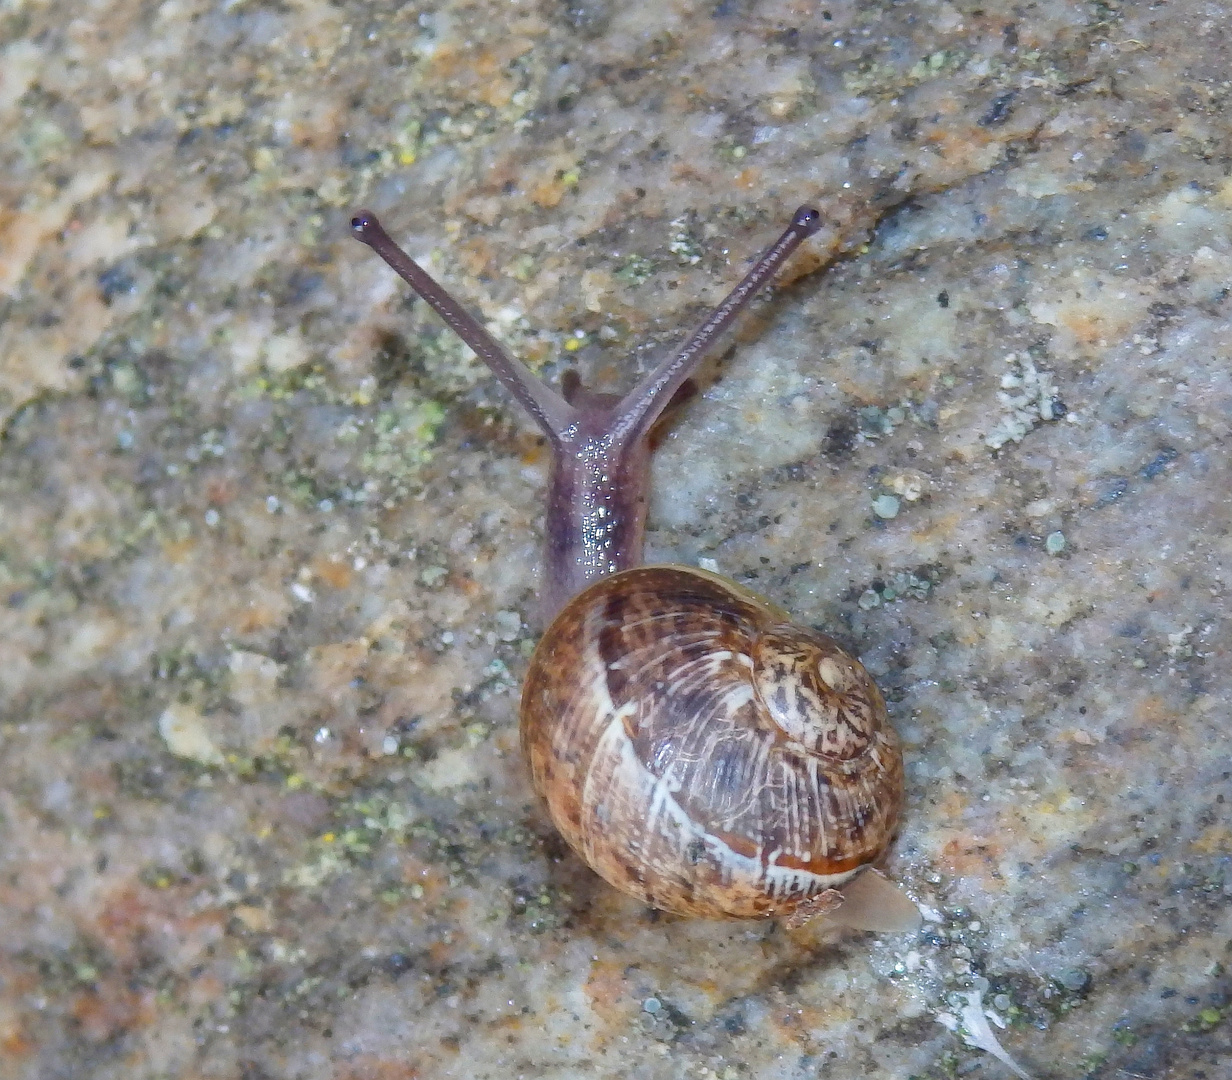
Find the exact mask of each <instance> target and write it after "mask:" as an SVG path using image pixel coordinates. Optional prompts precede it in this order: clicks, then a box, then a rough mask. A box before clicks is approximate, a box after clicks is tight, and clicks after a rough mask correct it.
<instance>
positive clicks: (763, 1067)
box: [0, 0, 1232, 1080]
mask: <svg viewBox="0 0 1232 1080" xmlns="http://www.w3.org/2000/svg"><path fill="white" fill-rule="evenodd" d="M1230 19H1232V8H1229V6H1228V5H1227V4H1226V3H1216V2H1211V0H1175V2H1171V3H1147V2H1129V0H1123V2H1117V0H1101V2H1090V3H1068V2H1064V3H1063V2H1059V0H1039V2H1031V3H1013V4H1011V3H1005V2H1000V0H995V2H988V3H982V4H978V5H977V4H973V3H943V2H933V0H905V2H901V3H889V2H885V3H857V2H845V0H835V2H829V3H816V2H813V0H766V2H756V0H719V2H717V3H716V2H714V0H711V2H710V3H706V4H697V3H692V2H684V0H669V2H667V3H657V4H653V5H638V4H633V5H622V4H618V3H615V2H614V0H539V2H537V3H535V2H527V0H500V2H497V0H473V2H465V0H457V2H441V3H439V4H435V5H433V4H427V3H418V2H413V3H387V2H381V0H377V2H373V3H358V2H356V0H340V2H337V3H330V2H325V0H288V2H286V3H273V2H268V3H265V2H257V0H228V2H226V3H221V2H205V0H164V2H163V3H139V2H136V0H92V2H89V3H67V2H65V0H4V2H0V131H2V132H3V135H2V136H0V423H2V424H3V441H2V442H0V762H2V768H0V1077H5V1078H8V1077H13V1078H23V1080H24V1078H31V1080H32V1078H36V1077H37V1078H40V1080H42V1078H52V1077H91V1078H100V1080H105V1078H113V1077H114V1078H120V1077H124V1078H137V1080H147V1078H148V1080H155V1078H164V1077H192V1078H197V1077H200V1078H206V1077H208V1078H236V1080H240V1078H244V1080H258V1078H261V1080H264V1078H270V1080H275V1078H276V1080H283V1078H287V1080H290V1078H304V1080H308V1078H316V1077H322V1078H324V1077H334V1078H343V1080H410V1078H422V1080H427V1078H437V1077H442V1078H443V1077H466V1078H474V1080H479V1078H485V1077H491V1078H502V1080H504V1078H511V1077H559V1078H565V1077H595V1078H600V1077H626V1076H628V1077H639V1078H648V1080H652V1078H668V1077H681V1078H690V1080H703V1078H705V1080H713V1078H721V1080H754V1078H758V1080H759V1078H767V1080H770V1078H773V1080H779V1078H782V1080H787V1078H805V1077H825V1078H827V1080H856V1078H860V1080H906V1078H908V1077H917V1078H921V1080H923V1078H927V1080H941V1078H943V1077H952V1076H960V1075H961V1076H987V1077H989V1078H1003V1077H1009V1076H1011V1075H1013V1074H1012V1072H1011V1071H1010V1066H1009V1065H1007V1064H1005V1063H1004V1062H1003V1061H1000V1060H998V1059H997V1057H996V1056H995V1055H994V1054H993V1053H990V1052H989V1051H990V1048H991V1049H996V1048H997V1046H998V1043H997V1042H994V1041H993V1039H992V1038H991V1037H990V1036H995V1039H996V1040H998V1041H999V1045H1000V1047H1003V1048H1004V1051H1007V1052H1008V1053H1009V1054H1011V1055H1012V1056H1013V1058H1014V1060H1015V1061H1017V1062H1018V1064H1019V1066H1020V1067H1021V1068H1022V1069H1023V1070H1025V1071H1026V1072H1027V1073H1029V1075H1031V1076H1032V1077H1035V1078H1036V1080H1049V1078H1054V1080H1061V1078H1077V1077H1091V1078H1093V1080H1114V1078H1115V1080H1122V1078H1125V1077H1137V1078H1149V1080H1226V1078H1227V1077H1228V1076H1229V1075H1232V1074H1230V1073H1229V1072H1228V1069H1229V1065H1228V1061H1229V1060H1232V977H1230V976H1229V973H1228V969H1229V966H1232V805H1230V803H1232V752H1230V750H1232V738H1230V736H1229V720H1230V717H1229V701H1230V700H1232V671H1230V666H1229V629H1230V625H1232V624H1230V619H1232V610H1230V604H1229V590H1230V589H1232V582H1230V581H1229V575H1230V574H1232V531H1230V527H1229V517H1230V511H1232V495H1230V492H1232V465H1230V462H1229V450H1230V449H1232V370H1230V366H1232V365H1230V360H1232V328H1230V326H1229V323H1230V320H1232V112H1230V111H1229V103H1230V101H1232V47H1230V45H1229V35H1228V28H1229V20H1230ZM805 202H808V203H812V204H814V205H816V206H818V207H819V208H820V209H821V210H822V212H823V213H824V215H825V219H826V225H825V228H824V229H823V231H822V232H821V233H820V234H819V235H818V236H817V237H815V238H814V239H813V240H812V241H810V243H809V244H808V246H807V250H805V251H803V252H801V253H800V254H799V255H798V256H797V258H796V260H795V261H794V262H793V264H792V266H791V268H790V269H789V271H788V273H787V274H786V275H785V278H784V280H783V282H782V283H781V285H780V287H779V288H778V289H777V291H776V292H775V293H774V294H773V296H772V297H771V298H770V299H768V300H767V301H766V302H764V303H762V304H760V305H759V306H757V307H756V309H755V310H754V311H753V312H752V313H750V315H749V316H748V317H747V318H746V319H745V320H744V321H743V322H742V324H741V327H740V329H739V332H738V333H737V334H736V336H735V337H734V339H733V341H732V342H731V347H729V348H728V349H727V350H726V351H724V352H723V354H722V355H721V356H720V357H718V358H717V359H716V362H715V363H713V364H712V365H711V366H710V368H709V370H708V372H707V376H706V378H705V379H704V380H703V385H702V389H701V392H700V393H699V394H698V395H697V396H696V397H695V398H694V399H693V400H692V401H691V402H689V403H688V404H687V406H686V407H684V408H683V409H682V410H681V411H680V413H679V415H678V416H677V417H676V418H675V419H674V420H673V422H672V424H671V425H670V427H669V429H668V431H667V432H666V433H665V436H664V438H663V441H662V444H661V445H660V447H659V449H658V451H657V457H656V460H655V502H654V505H653V507H652V510H651V515H650V531H649V535H648V549H649V553H650V555H651V556H652V557H653V558H655V559H659V560H672V561H679V562H685V563H700V564H702V565H705V566H708V567H711V568H717V569H718V570H719V571H721V572H722V573H724V574H727V575H729V576H731V577H733V578H735V579H736V580H738V581H740V582H742V583H744V584H747V585H749V586H751V587H753V588H755V589H757V590H759V591H761V592H763V593H765V594H766V595H768V596H769V597H771V598H772V599H773V600H775V601H776V602H778V603H779V604H781V605H783V606H785V607H787V608H789V609H790V610H791V611H793V612H794V613H795V614H796V615H797V616H798V618H799V619H800V620H801V621H802V622H805V623H809V624H814V625H817V626H821V627H824V628H826V629H827V630H828V631H829V632H830V633H832V634H834V635H836V636H837V637H839V638H840V639H842V640H843V641H844V642H846V643H847V644H848V645H850V646H851V647H852V648H853V650H854V651H856V652H857V653H858V654H859V655H861V656H862V657H863V659H864V660H865V662H866V664H867V665H868V667H869V669H870V670H871V671H872V672H873V673H874V674H875V676H876V678H877V679H878V681H879V683H880V684H881V686H882V687H883V689H884V691H885V693H886V696H887V698H888V699H889V702H890V709H891V715H892V718H893V721H894V723H895V725H896V726H897V728H898V730H899V732H900V733H901V734H902V736H903V739H904V743H905V747H906V756H907V763H908V764H907V811H906V820H905V823H904V826H903V829H902V833H901V836H900V839H899V841H898V844H897V846H896V848H895V849H894V853H893V857H892V859H891V861H890V863H889V872H890V873H891V874H892V875H893V876H894V877H895V878H896V879H897V880H899V881H900V882H902V883H903V884H904V886H905V887H906V888H907V889H908V891H909V892H910V893H911V894H912V895H913V896H914V897H915V898H916V899H917V900H918V901H919V903H920V904H921V905H922V908H923V910H924V912H925V915H926V923H925V928H924V930H922V931H921V932H920V934H919V935H917V936H914V937H906V938H904V937H894V936H876V935H869V934H857V933H853V932H850V931H843V930H838V929H830V928H827V927H825V926H822V925H818V924H813V925H809V926H806V927H804V928H801V929H795V930H787V929H784V928H783V927H781V926H779V925H776V924H773V923H766V924H758V925H744V924H719V923H704V922H690V921H687V920H682V919H677V918H673V917H668V916H663V915H661V914H658V913H655V912H653V911H650V910H647V909H645V908H644V907H642V906H640V905H638V904H636V903H635V902H633V901H631V900H628V899H626V898H624V897H622V896H620V895H618V894H616V893H614V892H613V891H612V890H610V889H609V888H608V887H607V886H605V885H604V884H603V883H602V882H601V881H599V880H598V879H597V878H595V877H594V876H593V875H592V874H591V873H590V872H589V871H588V870H586V868H585V867H583V866H582V865H581V864H580V863H579V862H578V861H577V860H576V859H575V858H574V857H573V856H572V855H571V854H570V853H569V852H568V851H567V850H565V849H564V848H563V845H562V844H561V843H560V841H559V840H558V838H557V837H556V836H555V834H554V833H553V831H552V828H551V826H550V824H549V823H548V822H547V820H546V818H545V815H544V813H543V812H542V810H541V809H540V807H539V805H538V804H537V802H536V799H535V797H534V795H533V793H532V791H531V790H530V787H529V783H528V780H527V778H526V776H525V773H524V769H523V763H522V761H521V758H520V754H519V749H518V737H517V727H516V707H517V687H518V685H519V681H520V677H521V674H522V672H523V671H524V669H525V665H526V658H527V656H528V654H529V651H530V649H531V648H532V647H533V644H534V640H535V630H534V628H533V624H534V611H535V601H534V592H535V580H536V560H537V550H538V542H539V538H540V529H541V524H542V518H541V500H542V492H543V487H544V480H545V467H546V455H545V449H544V447H543V445H542V442H541V440H540V439H539V438H538V437H537V435H536V433H535V431H534V430H533V429H532V428H531V426H530V425H529V423H528V421H527V420H526V419H525V417H523V416H522V415H521V414H520V413H519V412H518V411H517V410H516V408H515V407H514V406H512V405H511V404H510V403H509V402H508V401H507V399H506V398H505V396H504V395H503V393H502V392H501V390H500V388H499V387H497V386H495V385H494V384H493V382H492V380H491V379H490V378H489V377H488V376H487V374H486V372H485V371H484V370H483V369H482V368H481V367H480V365H479V364H478V362H477V361H476V360H475V358H474V357H473V356H471V354H470V353H469V352H468V350H467V349H466V348H465V347H464V346H462V345H461V344H460V343H459V342H458V341H457V340H456V339H455V338H454V337H452V336H451V334H450V333H449V332H448V331H446V330H445V329H444V327H443V325H442V324H441V323H440V322H439V321H438V320H437V319H436V318H435V316H433V315H432V314H431V313H430V312H428V311H427V310H426V307H425V305H423V304H422V303H420V302H418V301H415V300H412V299H411V298H409V297H408V295H407V291H406V290H405V288H403V287H402V286H401V284H400V283H399V282H398V281H397V280H396V279H394V278H393V276H392V274H390V273H389V272H388V270H387V269H386V268H385V267H384V266H383V265H382V264H380V263H379V261H378V260H376V259H375V257H373V256H372V255H371V253H370V252H368V251H366V250H365V249H364V248H362V247H361V246H360V245H358V244H356V243H355V242H354V241H353V240H352V239H351V238H350V237H349V235H348V221H349V218H350V216H351V213H352V212H353V211H354V209H356V208H357V207H359V206H360V205H365V206H369V207H371V208H372V209H373V210H375V211H377V212H378V213H380V214H381V215H382V217H383V219H384V220H385V223H386V225H387V226H388V228H389V229H390V231H391V232H392V233H394V234H395V235H396V236H397V237H398V238H399V239H401V240H402V241H403V242H404V243H405V244H406V245H407V247H408V249H409V250H410V252H411V253H412V254H413V255H415V256H416V257H418V258H421V259H422V260H424V261H425V263H426V264H427V265H429V266H430V268H431V269H432V272H433V273H434V274H436V275H438V276H439V277H440V279H441V280H442V281H444V282H445V283H446V284H447V285H448V287H449V288H450V289H451V290H453V291H454V292H455V293H456V295H458V297H459V298H460V299H462V300H463V301H464V302H465V303H466V304H467V305H468V306H469V307H470V308H471V309H472V310H474V311H476V312H477V313H479V314H480V315H481V317H482V318H483V320H484V321H485V322H486V323H487V325H488V326H489V327H490V328H491V329H492V331H493V332H494V333H495V334H496V335H497V336H498V337H499V338H501V339H502V340H503V341H504V342H505V343H506V344H507V345H508V347H509V348H510V350H512V351H513V352H515V353H516V354H517V355H519V356H521V357H523V358H524V359H525V360H526V361H527V362H528V363H530V364H531V365H532V366H533V367H535V368H536V369H538V370H540V371H542V372H543V373H544V375H545V376H546V377H548V378H551V379H555V378H558V377H559V375H560V374H561V372H563V371H564V370H566V369H567V368H569V367H571V366H577V367H579V368H580V369H581V370H582V371H583V373H584V374H585V376H586V378H587V380H588V381H589V382H590V383H591V384H592V385H596V386H604V387H610V388H620V387H624V386H627V385H629V384H630V383H631V381H632V380H633V378H634V376H635V375H636V373H638V372H641V371H643V370H645V368H646V367H647V365H648V364H649V363H650V362H652V360H653V358H654V357H655V356H656V355H658V354H659V353H660V352H661V351H662V350H663V349H666V348H670V347H671V345H672V344H673V343H674V342H676V341H678V340H679V338H680V336H681V335H682V334H683V332H684V331H685V330H686V329H687V328H688V327H690V326H691V325H693V324H694V323H696V321H697V320H698V319H699V318H700V317H701V316H702V315H703V314H704V312H705V311H706V309H707V307H708V305H711V304H713V303H715V302H717V301H718V300H719V299H720V298H721V297H722V295H723V294H724V292H725V290H726V289H727V288H729V287H730V286H731V284H733V283H734V282H735V281H736V280H737V279H738V277H739V276H740V273H741V272H742V269H743V268H744V267H745V266H746V265H747V260H748V259H749V258H750V257H752V256H753V255H755V254H756V253H757V252H758V251H759V250H760V249H761V248H762V247H763V246H764V245H766V244H767V243H768V242H769V241H770V240H771V239H772V238H773V237H774V236H775V235H777V233H778V231H779V230H780V229H781V228H782V225H783V223H784V222H785V220H786V219H787V218H788V217H789V215H790V214H791V212H792V210H793V209H794V208H795V207H796V206H797V205H798V204H800V203H805ZM981 1044H982V1048H981Z"/></svg>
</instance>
